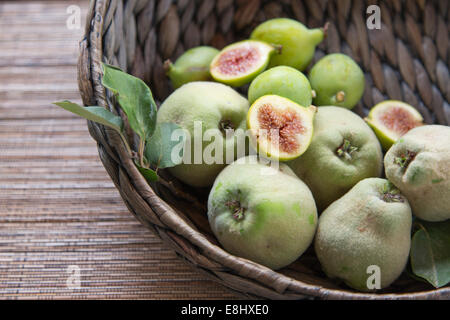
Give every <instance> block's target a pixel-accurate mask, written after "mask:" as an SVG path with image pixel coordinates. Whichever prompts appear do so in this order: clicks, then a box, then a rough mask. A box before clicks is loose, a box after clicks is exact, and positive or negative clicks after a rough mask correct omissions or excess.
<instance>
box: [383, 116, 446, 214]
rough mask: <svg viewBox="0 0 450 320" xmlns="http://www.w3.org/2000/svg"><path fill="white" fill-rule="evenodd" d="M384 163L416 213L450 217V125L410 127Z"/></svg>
mask: <svg viewBox="0 0 450 320" xmlns="http://www.w3.org/2000/svg"><path fill="white" fill-rule="evenodd" d="M384 166H385V171H386V177H387V178H388V179H389V180H390V181H392V183H393V184H395V185H396V186H397V187H398V188H399V189H400V190H401V191H402V193H403V194H404V195H405V196H406V197H407V198H408V200H409V202H410V203H411V208H412V211H413V214H414V215H416V216H417V217H419V218H420V219H423V220H426V221H444V220H447V219H450V127H447V126H442V125H426V126H421V127H417V128H414V129H412V130H410V131H408V132H407V133H406V134H405V135H403V136H402V137H401V138H400V139H399V140H397V142H396V143H395V144H394V145H393V146H392V147H391V148H390V149H389V151H388V152H387V153H386V156H385V158H384Z"/></svg>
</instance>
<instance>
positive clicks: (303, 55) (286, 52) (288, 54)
mask: <svg viewBox="0 0 450 320" xmlns="http://www.w3.org/2000/svg"><path fill="white" fill-rule="evenodd" d="M250 38H251V39H253V40H260V41H264V42H267V43H269V44H271V45H278V46H280V47H281V54H276V55H273V56H272V57H271V59H270V63H269V68H272V67H274V66H280V65H285V66H289V67H292V68H295V69H298V70H300V71H303V70H305V69H306V67H307V66H308V65H309V63H310V62H311V60H312V58H313V57H314V52H315V49H316V46H317V45H318V44H319V43H320V42H322V40H323V38H324V30H323V29H308V28H307V27H305V26H304V25H303V24H301V23H300V22H298V21H296V20H292V19H288V18H276V19H271V20H267V21H265V22H263V23H261V24H260V25H259V26H257V27H256V28H255V30H253V32H252V34H251V35H250Z"/></svg>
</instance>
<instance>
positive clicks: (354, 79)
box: [309, 53, 365, 109]
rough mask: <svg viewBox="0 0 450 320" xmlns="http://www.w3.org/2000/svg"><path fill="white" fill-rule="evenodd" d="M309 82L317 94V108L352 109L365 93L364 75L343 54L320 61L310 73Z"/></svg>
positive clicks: (333, 55) (315, 100) (354, 63)
mask: <svg viewBox="0 0 450 320" xmlns="http://www.w3.org/2000/svg"><path fill="white" fill-rule="evenodd" d="M309 82H310V83H311V87H312V89H313V90H314V91H315V92H316V97H315V98H314V99H313V103H314V104H315V105H317V106H330V105H333V106H338V107H344V108H347V109H352V108H353V107H354V106H355V105H356V104H357V103H358V102H359V100H360V99H361V97H362V95H363V93H364V85H365V79H364V73H363V72H362V70H361V68H360V67H359V66H358V64H357V63H356V62H355V61H353V59H352V58H350V57H349V56H346V55H344V54H341V53H334V54H329V55H327V56H325V57H323V58H322V59H320V60H319V61H318V62H317V63H316V64H315V65H314V66H313V67H312V69H311V71H310V73H309Z"/></svg>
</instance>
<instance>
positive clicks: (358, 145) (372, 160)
mask: <svg viewBox="0 0 450 320" xmlns="http://www.w3.org/2000/svg"><path fill="white" fill-rule="evenodd" d="M382 157H383V155H382V152H381V146H380V143H379V142H378V139H377V137H376V136H375V134H374V133H373V131H372V129H370V127H369V126H368V125H367V124H366V123H365V122H364V120H363V119H361V118H360V117H359V116H358V115H356V114H355V113H353V112H352V111H349V110H347V109H344V108H339V107H319V108H318V112H317V114H316V116H315V118H314V134H313V138H312V142H311V144H310V146H309V147H308V149H307V150H306V152H305V153H303V154H302V155H301V156H300V157H299V158H297V159H295V160H293V161H291V162H289V166H290V167H291V168H292V169H293V170H294V172H295V173H296V174H297V175H298V176H299V177H300V179H302V180H303V181H304V182H305V183H306V184H307V185H308V186H309V188H310V189H311V191H312V193H313V194H314V198H315V199H316V204H317V208H318V209H319V211H323V210H324V209H325V208H326V207H327V206H328V205H329V204H331V203H332V202H333V201H335V200H337V199H339V198H340V197H341V196H343V195H344V194H345V193H346V192H347V191H348V190H350V188H351V187H353V186H354V185H355V184H356V183H357V182H358V181H360V180H362V179H365V178H370V177H379V176H380V175H381V173H382V168H383V160H382Z"/></svg>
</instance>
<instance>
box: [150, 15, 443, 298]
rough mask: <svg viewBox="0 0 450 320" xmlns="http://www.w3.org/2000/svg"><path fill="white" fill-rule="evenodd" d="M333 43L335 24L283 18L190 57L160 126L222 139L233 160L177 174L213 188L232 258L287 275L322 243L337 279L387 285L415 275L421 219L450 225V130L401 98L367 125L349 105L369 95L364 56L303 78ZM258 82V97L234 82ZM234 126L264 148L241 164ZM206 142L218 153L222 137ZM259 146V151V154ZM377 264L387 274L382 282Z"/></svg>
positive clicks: (329, 60)
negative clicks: (416, 223) (416, 226)
mask: <svg viewBox="0 0 450 320" xmlns="http://www.w3.org/2000/svg"><path fill="white" fill-rule="evenodd" d="M324 36H325V32H324V29H312V30H309V29H307V28H306V27H305V26H304V25H303V24H301V23H300V22H298V21H294V20H291V19H286V18H280V19H272V20H269V21H266V22H264V23H262V24H261V25H259V26H258V27H257V28H256V29H255V30H254V31H253V32H252V33H251V36H250V39H249V40H244V41H240V42H237V43H234V44H231V45H229V46H227V47H225V48H224V49H222V50H221V51H218V50H215V49H212V48H207V47H201V48H196V49H191V50H189V51H187V52H186V53H185V54H184V55H182V56H181V57H180V58H179V59H178V60H177V61H176V62H175V64H173V65H172V64H170V65H169V68H168V75H169V77H170V78H171V81H172V84H173V86H174V87H175V88H178V87H179V88H178V89H177V90H175V92H173V93H172V94H171V95H170V96H169V97H168V98H167V99H166V100H165V101H164V103H163V104H162V105H161V107H160V109H159V111H158V115H157V122H158V123H166V122H173V123H176V124H177V125H179V126H180V127H181V128H183V129H184V130H186V131H187V132H189V133H190V134H193V133H194V131H195V126H194V123H195V122H200V123H202V125H201V126H202V129H204V130H207V129H211V130H213V131H214V132H216V133H217V134H216V135H215V137H216V138H215V139H218V140H220V141H221V143H222V145H223V153H221V155H220V157H221V159H222V160H223V162H221V163H220V164H218V163H207V162H205V161H204V160H201V161H200V162H199V163H190V162H189V161H187V162H184V163H182V164H179V165H177V166H174V167H172V168H170V169H169V171H170V172H171V173H172V174H173V175H174V176H175V177H177V178H178V179H179V180H181V181H182V182H184V183H185V184H187V185H190V186H193V187H207V188H211V189H210V193H209V198H208V219H209V223H210V226H211V229H212V231H213V233H214V234H215V236H216V237H217V239H218V240H219V242H220V244H221V245H222V246H223V248H224V249H225V250H226V251H228V252H229V253H231V254H234V255H236V256H239V257H241V258H244V259H249V260H251V261H254V262H256V263H259V264H262V265H264V266H267V267H269V268H272V269H279V268H283V267H285V266H287V265H289V264H290V263H292V262H294V261H296V260H297V259H299V258H300V257H301V256H302V254H303V253H304V252H305V251H306V250H307V249H308V247H310V246H312V247H313V248H314V252H315V254H316V256H317V258H318V260H319V261H320V263H321V265H322V269H323V271H324V273H325V274H326V275H327V276H329V277H330V278H334V279H338V280H340V281H343V282H344V283H345V284H347V285H348V286H350V287H351V288H354V289H356V290H359V291H373V290H378V289H382V288H386V287H388V286H390V285H391V283H392V282H394V281H395V280H396V279H397V278H398V277H399V276H400V274H401V273H402V272H403V271H404V269H405V266H406V264H407V261H408V257H409V251H410V247H411V225H412V215H415V216H417V217H419V218H421V219H424V220H428V221H444V220H447V219H450V166H449V165H450V143H449V142H450V128H449V127H445V126H437V125H423V122H422V121H423V119H422V117H421V116H420V114H419V113H418V112H417V111H416V110H415V108H414V107H412V106H409V105H407V104H405V103H403V102H399V101H385V102H383V103H382V104H379V105H377V106H375V107H374V108H373V110H372V112H371V113H370V114H369V116H368V117H367V118H366V119H362V118H361V117H360V116H358V115H357V114H355V113H354V112H352V111H351V110H349V109H352V108H353V107H354V106H355V105H357V104H358V103H359V101H360V99H361V97H362V95H363V92H364V89H365V78H364V74H363V72H362V70H361V68H360V67H359V66H358V64H357V63H356V62H355V61H353V59H351V58H350V57H349V56H346V55H343V54H340V53H336V54H330V55H327V56H325V57H323V58H322V59H320V60H319V61H317V63H316V64H315V65H313V66H312V68H311V69H310V71H309V74H308V76H306V75H304V74H303V73H302V72H303V71H305V70H306V68H307V67H308V66H309V65H310V63H311V61H312V60H313V57H314V53H315V48H316V46H317V45H318V44H319V43H320V42H321V41H322V40H323V38H324ZM209 80H215V81H216V82H212V81H209ZM248 83H250V85H249V87H248V96H247V99H246V98H244V97H243V96H241V95H240V94H239V93H238V92H237V91H235V90H233V89H232V88H230V87H229V86H234V87H237V86H242V85H245V84H248ZM228 85H229V86H228ZM312 104H313V105H314V106H312ZM315 106H317V107H318V108H316V107H315ZM364 120H366V121H364ZM260 128H269V129H276V130H278V131H279V132H280V137H281V139H280V140H279V141H277V143H276V144H275V142H273V141H272V140H270V138H265V140H264V143H265V144H262V142H261V137H260V136H259V134H258V133H255V129H260ZM230 129H233V130H236V129H243V130H247V129H248V130H249V131H250V132H251V134H250V138H251V139H253V140H254V141H256V142H255V143H253V144H252V143H250V144H249V145H251V146H252V147H249V146H248V145H247V144H246V147H245V152H244V154H240V155H239V154H238V153H233V154H234V157H232V158H231V160H235V161H234V162H232V163H231V164H229V162H226V160H230V159H229V158H227V156H226V154H228V152H229V151H230V150H233V151H236V149H237V148H238V146H237V144H238V140H239V137H238V136H237V135H236V134H235V133H232V134H231V135H230V134H228V133H229V132H228V131H229V130H230ZM253 140H252V141H253ZM245 141H246V142H247V140H245ZM380 141H381V144H380ZM199 145H200V152H205V151H206V150H207V149H208V141H203V140H201V141H200V143H199ZM268 145H269V146H270V147H277V148H279V149H277V150H278V151H279V150H281V149H283V150H284V151H283V152H284V153H281V152H278V153H277V152H275V153H273V152H269V151H267V146H268ZM299 145H300V146H299ZM382 146H383V148H382ZM190 148H191V147H190ZM252 148H253V149H252ZM383 149H384V151H387V153H386V154H385V156H384V155H383ZM255 150H256V151H258V152H260V153H259V156H248V154H249V153H251V152H252V151H255ZM286 150H287V151H286ZM185 151H186V150H185ZM195 151H198V150H195V148H194V147H192V148H191V149H190V150H189V152H188V153H189V154H190V155H191V156H192V157H194V153H195ZM216 153H217V151H216ZM274 154H276V155H278V156H275V157H273V155H274ZM281 154H283V156H281ZM216 156H217V154H216ZM191 160H192V159H191ZM278 161H285V163H279V162H278ZM227 164H229V165H227ZM383 166H384V172H385V177H386V179H384V178H382V176H383ZM211 186H212V187H211ZM320 213H321V216H320V218H319V217H318V214H320ZM374 268H375V269H374ZM371 270H375V271H376V272H379V273H380V276H381V278H380V279H379V281H375V282H374V284H373V285H370V283H369V280H370V279H369V278H370V271H371Z"/></svg>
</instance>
